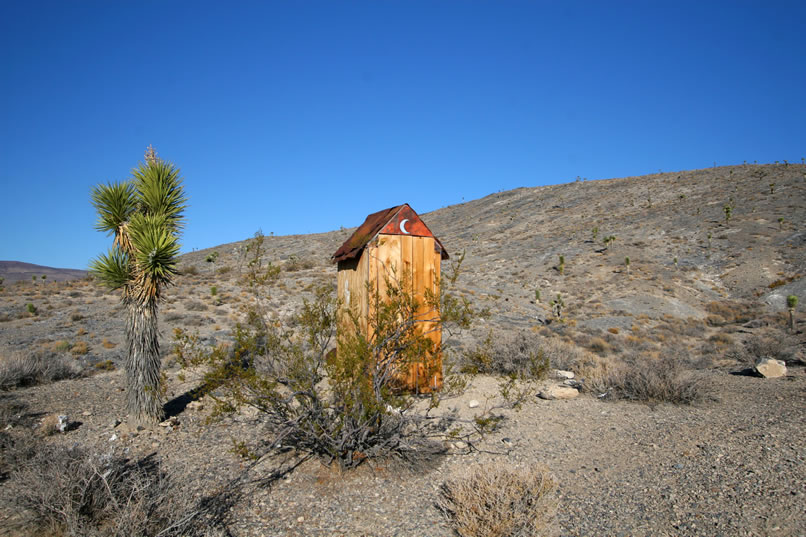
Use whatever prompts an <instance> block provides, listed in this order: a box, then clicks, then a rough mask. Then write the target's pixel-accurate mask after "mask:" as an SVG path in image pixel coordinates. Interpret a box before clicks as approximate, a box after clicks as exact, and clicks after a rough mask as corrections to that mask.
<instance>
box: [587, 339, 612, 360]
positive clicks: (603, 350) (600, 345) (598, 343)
mask: <svg viewBox="0 0 806 537" xmlns="http://www.w3.org/2000/svg"><path fill="white" fill-rule="evenodd" d="M588 348H589V349H590V350H591V351H593V352H595V353H596V354H599V355H602V356H604V355H605V354H608V353H609V352H611V351H612V347H611V346H610V343H608V342H607V341H605V340H604V339H602V338H600V337H595V338H592V339H591V340H590V343H589V344H588Z"/></svg>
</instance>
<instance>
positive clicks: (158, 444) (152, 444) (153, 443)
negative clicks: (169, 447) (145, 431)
mask: <svg viewBox="0 0 806 537" xmlns="http://www.w3.org/2000/svg"><path fill="white" fill-rule="evenodd" d="M151 447H152V448H158V447H160V443H159V442H151Z"/></svg>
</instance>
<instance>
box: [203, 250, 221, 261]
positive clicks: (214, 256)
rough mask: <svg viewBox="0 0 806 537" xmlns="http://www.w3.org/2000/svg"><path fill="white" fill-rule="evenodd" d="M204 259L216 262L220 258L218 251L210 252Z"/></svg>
mask: <svg viewBox="0 0 806 537" xmlns="http://www.w3.org/2000/svg"><path fill="white" fill-rule="evenodd" d="M204 260H205V261H206V262H208V263H215V262H216V261H217V260H218V252H213V253H211V254H208V255H207V257H205V258H204Z"/></svg>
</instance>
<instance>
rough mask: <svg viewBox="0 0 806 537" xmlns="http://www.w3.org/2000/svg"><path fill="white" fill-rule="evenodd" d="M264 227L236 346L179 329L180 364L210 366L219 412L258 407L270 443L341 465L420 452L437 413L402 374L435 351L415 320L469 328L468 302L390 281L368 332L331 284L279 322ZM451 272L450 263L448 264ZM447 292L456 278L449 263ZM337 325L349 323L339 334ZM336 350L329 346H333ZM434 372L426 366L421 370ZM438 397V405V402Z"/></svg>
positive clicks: (375, 298)
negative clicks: (423, 407)
mask: <svg viewBox="0 0 806 537" xmlns="http://www.w3.org/2000/svg"><path fill="white" fill-rule="evenodd" d="M262 238H263V237H262V235H256V238H255V240H254V241H253V242H252V243H251V244H250V245H249V246H248V247H247V250H246V251H247V253H248V255H249V257H250V261H249V263H248V267H247V282H248V285H247V289H249V290H250V291H251V292H252V293H253V300H252V301H251V303H250V304H249V305H248V306H247V308H246V320H245V322H243V323H238V324H236V326H235V330H234V342H233V343H232V345H223V344H222V345H219V346H218V347H215V348H205V347H203V346H202V345H201V344H200V342H199V338H198V337H197V336H193V335H189V334H187V333H185V332H183V331H182V330H177V331H176V332H175V341H176V346H175V352H176V355H177V356H178V359H179V362H180V364H183V365H185V366H204V367H205V369H206V373H205V386H206V393H208V394H209V395H210V397H211V398H212V399H213V400H214V401H215V403H216V404H215V410H214V413H215V414H216V415H219V416H220V415H225V414H228V413H231V412H234V411H236V410H237V409H238V408H240V407H243V406H248V407H251V408H255V409H257V410H258V411H259V412H260V415H261V416H262V417H263V419H264V420H265V423H266V425H267V430H266V432H267V435H268V438H267V439H266V440H267V441H266V442H265V445H266V446H269V449H270V450H279V449H283V447H286V448H287V447H293V448H296V450H298V452H300V453H307V454H313V455H316V456H319V457H322V458H324V459H325V460H326V461H328V462H334V461H335V462H337V463H338V464H339V465H341V466H342V467H345V468H350V467H354V466H357V465H359V464H361V463H362V462H363V461H364V460H367V459H368V458H372V457H384V456H400V457H408V456H413V455H417V456H420V455H421V454H422V453H423V452H425V451H426V450H425V449H424V448H425V447H427V446H428V445H429V443H428V441H427V438H426V429H427V428H428V427H430V425H429V422H431V423H433V422H432V421H431V420H427V419H425V417H424V416H423V415H421V414H418V413H417V411H416V410H414V409H413V408H412V407H413V399H412V396H411V395H409V394H407V393H405V392H401V391H400V390H399V388H400V379H401V376H402V373H403V372H404V371H407V370H408V368H409V367H410V366H412V365H413V364H414V363H415V362H419V361H420V360H421V357H422V356H424V355H427V354H430V353H431V352H433V351H434V350H435V349H434V347H433V342H432V341H431V340H430V339H429V338H428V337H427V334H423V333H422V330H421V329H420V328H419V327H421V326H422V323H423V322H424V321H425V320H429V322H430V320H432V319H433V318H434V317H433V315H434V313H435V312H436V311H437V308H439V312H440V316H441V318H440V319H439V321H437V322H436V323H435V324H434V325H435V326H436V325H438V324H444V323H454V324H455V325H456V326H462V327H464V326H467V324H468V323H469V322H470V316H471V315H472V310H471V309H470V306H469V304H468V303H467V302H466V301H462V300H459V299H456V298H453V297H452V296H451V295H450V294H442V295H440V296H434V295H433V294H429V295H428V296H426V297H424V299H423V300H418V299H416V298H415V297H414V296H413V295H412V293H411V292H409V291H407V289H410V286H408V281H409V280H408V279H407V278H406V275H405V274H403V275H400V278H399V281H397V280H392V279H388V280H387V281H386V287H387V290H386V292H385V294H384V295H383V296H381V295H380V294H379V293H378V292H377V291H376V292H374V293H371V294H370V300H371V302H372V304H373V307H372V308H371V310H372V314H371V315H369V317H368V318H367V319H366V322H367V328H366V331H365V330H364V329H362V328H361V327H360V322H359V319H358V318H357V317H356V316H355V315H354V314H353V313H352V312H351V311H349V310H346V309H342V308H340V304H339V302H338V300H337V299H336V298H335V297H334V296H333V289H332V286H330V285H328V286H324V287H322V288H320V289H318V290H317V291H316V293H315V295H314V297H313V298H312V299H311V300H308V299H305V300H304V301H303V306H302V309H301V310H300V311H299V312H298V313H297V315H296V316H295V321H294V323H292V324H293V327H292V326H289V325H288V324H283V323H282V322H278V321H273V320H272V319H271V318H270V317H269V315H268V312H267V311H266V309H265V308H266V305H267V304H269V303H270V300H269V297H268V296H266V294H265V293H266V292H267V289H268V288H269V287H270V284H271V282H272V281H273V280H274V279H276V278H277V275H278V272H277V271H276V270H275V268H274V267H272V266H271V265H270V264H269V265H268V266H266V265H265V264H263V262H262V251H261V250H262V247H261V245H262ZM446 272H449V271H446ZM453 272H454V274H453V275H451V274H450V273H449V274H448V275H447V277H444V278H443V280H442V290H443V291H445V290H446V288H447V287H448V286H449V285H450V284H451V283H452V282H453V281H455V277H456V276H458V272H456V271H453ZM339 323H344V324H342V326H344V327H350V328H351V329H348V330H344V331H343V332H342V333H341V334H340V337H339V338H338V340H336V338H335V335H336V327H337V325H338V324H339ZM334 346H335V347H336V348H335V352H331V351H332V350H333V347H334ZM432 373H433V372H431V371H424V372H423V378H431V375H432ZM432 404H435V403H433V402H432Z"/></svg>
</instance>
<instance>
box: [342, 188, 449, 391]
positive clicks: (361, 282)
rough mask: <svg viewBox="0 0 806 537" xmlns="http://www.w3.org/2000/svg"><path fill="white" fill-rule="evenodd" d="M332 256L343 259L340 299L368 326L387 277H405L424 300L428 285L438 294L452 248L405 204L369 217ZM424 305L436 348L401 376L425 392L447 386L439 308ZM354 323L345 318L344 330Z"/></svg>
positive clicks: (425, 329)
mask: <svg viewBox="0 0 806 537" xmlns="http://www.w3.org/2000/svg"><path fill="white" fill-rule="evenodd" d="M332 259H333V262H334V263H338V296H339V299H340V300H341V302H342V305H343V306H344V307H348V308H351V309H352V310H353V312H355V314H356V315H357V316H358V319H359V324H360V329H361V330H367V319H368V318H369V316H370V315H371V313H372V312H371V300H370V298H371V295H372V294H373V293H376V292H377V296H379V297H384V296H386V282H387V280H389V281H400V278H404V281H405V282H406V283H407V285H410V286H411V292H412V293H413V295H414V296H415V297H416V298H417V300H418V302H420V303H421V304H423V303H424V299H425V295H426V290H431V291H432V292H434V293H436V294H437V295H438V294H439V289H438V285H439V278H440V261H442V260H443V259H448V252H446V251H445V248H444V247H443V246H442V243H441V242H440V241H439V239H437V238H436V237H435V236H434V234H433V233H431V230H429V229H428V226H426V225H425V223H424V222H423V221H422V220H421V219H420V217H419V216H418V215H417V213H415V212H414V210H413V209H412V208H411V207H409V205H408V204H403V205H398V206H397V207H391V208H389V209H385V210H383V211H378V212H377V213H374V214H371V215H369V216H367V219H366V220H365V221H364V223H363V224H361V226H359V227H358V229H356V230H355V232H354V233H353V234H352V235H351V236H350V238H349V239H347V241H346V242H345V243H344V244H342V245H341V247H340V248H339V249H338V250H337V251H336V253H335V254H333V256H332ZM422 309H423V311H421V312H418V314H419V315H421V318H420V319H418V322H417V326H418V329H419V330H421V331H422V332H421V333H424V334H426V335H427V337H428V338H429V339H431V341H433V343H434V349H436V351H435V352H434V354H433V356H423V357H422V360H421V361H419V362H417V363H413V364H410V365H409V366H408V367H407V369H408V371H404V372H403V373H402V376H404V377H405V378H403V379H401V380H402V381H403V383H404V384H405V386H406V388H407V389H409V390H411V391H415V392H420V393H422V392H430V391H432V390H439V389H440V388H442V357H441V354H440V352H439V348H440V344H441V342H442V331H441V329H440V327H439V326H440V325H439V323H437V322H434V321H438V320H439V311H428V308H427V307H426V306H425V305H424V304H423V308H422ZM351 326H352V325H350V324H349V323H343V324H341V326H340V327H339V329H340V330H345V329H354V328H351ZM367 335H369V334H367Z"/></svg>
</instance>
